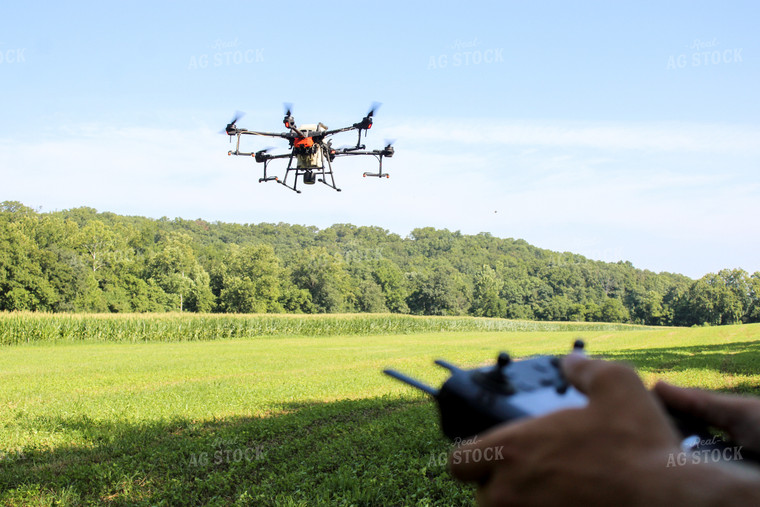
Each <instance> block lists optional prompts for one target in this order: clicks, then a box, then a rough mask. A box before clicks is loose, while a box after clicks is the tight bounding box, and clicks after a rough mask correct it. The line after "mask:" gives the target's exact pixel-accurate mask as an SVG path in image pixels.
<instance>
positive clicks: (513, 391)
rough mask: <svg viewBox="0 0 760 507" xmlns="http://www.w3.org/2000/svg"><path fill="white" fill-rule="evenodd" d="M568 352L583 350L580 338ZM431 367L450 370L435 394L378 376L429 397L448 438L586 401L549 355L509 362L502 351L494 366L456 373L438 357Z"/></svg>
mask: <svg viewBox="0 0 760 507" xmlns="http://www.w3.org/2000/svg"><path fill="white" fill-rule="evenodd" d="M573 351H574V352H576V353H577V352H582V351H583V342H582V341H581V340H576V342H575V344H574V345H573ZM435 364H437V365H439V366H443V367H444V368H446V369H448V370H449V371H450V372H451V377H449V379H448V380H447V381H446V382H444V384H443V385H442V386H441V388H440V389H439V390H436V389H433V388H432V387H430V386H427V385H425V384H423V383H421V382H419V381H417V380H415V379H413V378H411V377H408V376H406V375H403V374H401V373H399V372H397V371H395V370H384V373H385V374H387V375H390V376H391V377H393V378H396V379H398V380H400V381H402V382H405V383H407V384H409V385H411V386H414V387H416V388H417V389H420V390H422V391H424V392H426V393H428V394H430V395H431V396H432V397H433V398H435V400H436V401H437V402H438V409H439V410H440V413H441V429H442V430H443V433H444V435H446V436H447V437H449V438H450V439H451V440H457V439H460V440H461V439H464V438H466V437H471V436H473V435H477V434H478V433H481V432H483V431H485V430H487V429H489V428H492V427H493V426H496V425H498V424H501V423H504V422H508V421H512V420H515V419H519V418H522V417H537V416H541V415H545V414H548V413H550V412H554V411H557V410H560V409H563V408H573V407H583V406H585V405H586V403H587V400H586V396H585V395H584V394H582V393H581V392H579V391H577V390H576V389H575V388H574V387H572V386H570V385H568V383H567V381H566V380H565V378H564V377H563V375H562V372H561V371H560V368H559V358H558V357H555V356H535V357H531V358H528V359H523V360H520V361H512V360H511V358H510V357H509V354H507V353H505V352H502V353H501V354H499V357H498V359H497V361H496V364H495V365H494V366H486V367H483V368H476V369H473V370H462V369H460V368H457V367H456V366H454V365H452V364H450V363H447V362H446V361H442V360H440V359H439V360H437V361H436V362H435Z"/></svg>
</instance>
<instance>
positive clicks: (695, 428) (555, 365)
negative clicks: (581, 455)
mask: <svg viewBox="0 0 760 507" xmlns="http://www.w3.org/2000/svg"><path fill="white" fill-rule="evenodd" d="M583 349H584V344H583V341H581V340H576V341H575V343H574V344H573V352H574V353H583ZM435 364H437V365H439V366H443V367H444V368H446V369H448V370H449V371H450V372H451V377H449V379H448V380H446V382H444V383H443V385H442V386H441V388H440V389H438V390H436V389H434V388H432V387H430V386H428V385H425V384H423V383H422V382H420V381H418V380H415V379H413V378H411V377H408V376H406V375H404V374H402V373H399V372H397V371H395V370H383V372H384V373H385V374H387V375H390V376H391V377H393V378H395V379H398V380H400V381H402V382H405V383H407V384H409V385H411V386H413V387H416V388H417V389H420V390H421V391H424V392H426V393H428V394H429V395H431V396H432V397H433V398H434V399H435V400H436V401H437V402H438V409H439V411H440V414H441V429H442V430H443V434H444V435H446V436H447V437H448V438H450V439H451V440H453V441H457V442H458V441H462V440H464V439H466V438H467V437H472V436H476V435H478V434H480V433H482V432H484V431H486V430H488V429H490V428H492V427H494V426H497V425H499V424H503V423H505V422H509V421H513V420H515V419H520V418H523V417H538V416H542V415H546V414H549V413H551V412H555V411H557V410H562V409H565V408H580V407H584V406H586V404H587V403H588V400H587V398H586V396H585V395H584V394H583V393H581V392H580V391H578V390H576V389H575V388H574V387H573V386H571V385H569V384H568V383H567V381H566V380H565V378H564V376H563V375H562V371H561V369H560V362H559V358H558V357H556V356H534V357H530V358H527V359H522V360H520V361H512V360H511V358H510V357H509V355H508V354H507V353H505V352H502V353H501V354H499V357H498V359H497V361H496V364H495V365H493V366H485V367H482V368H475V369H472V370H463V369H460V368H457V367H456V366H454V365H452V364H450V363H447V362H446V361H442V360H440V359H439V360H437V361H435ZM669 414H670V417H671V419H672V421H673V423H674V424H675V426H676V427H677V429H678V430H679V431H680V432H681V434H682V436H683V439H684V440H683V442H682V448H683V450H684V452H685V453H689V454H688V458H687V457H686V456H687V455H684V456H683V457H677V458H678V459H679V460H681V458H683V459H682V461H684V462H686V461H687V460H688V461H692V462H693V461H694V460H695V459H697V458H699V459H702V460H703V461H704V462H707V461H713V462H715V461H738V460H746V461H751V462H754V463H756V464H757V463H760V455H758V453H755V452H752V451H750V450H747V449H743V448H742V447H741V446H738V445H736V444H734V443H732V442H727V441H724V440H722V439H719V438H718V437H715V436H714V435H713V433H712V432H711V431H710V430H709V428H708V427H707V426H706V425H705V424H704V423H703V422H701V421H695V420H692V419H690V418H689V417H687V416H685V415H684V414H679V413H676V412H675V411H672V410H671V411H669ZM737 453H738V455H739V456H740V457H739V458H738V459H737V458H736V456H737ZM674 459H675V458H674Z"/></svg>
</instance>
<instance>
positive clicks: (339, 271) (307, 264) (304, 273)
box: [292, 247, 356, 313]
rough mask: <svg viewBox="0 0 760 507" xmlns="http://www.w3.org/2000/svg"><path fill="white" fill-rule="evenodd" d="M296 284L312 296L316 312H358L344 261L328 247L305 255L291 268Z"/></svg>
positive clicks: (315, 249)
mask: <svg viewBox="0 0 760 507" xmlns="http://www.w3.org/2000/svg"><path fill="white" fill-rule="evenodd" d="M292 278H293V283H294V284H295V286H296V287H297V288H299V289H305V290H307V291H308V292H309V293H310V294H311V300H312V303H313V304H314V308H315V310H316V311H317V312H320V313H321V312H328V313H334V312H351V311H355V309H356V307H355V304H354V302H355V300H356V287H355V286H354V285H353V283H352V280H351V277H350V276H349V274H348V272H347V270H346V265H345V262H344V261H343V259H342V257H341V256H340V255H338V254H335V253H330V252H328V250H327V249H326V248H325V247H311V248H307V249H305V250H304V251H303V253H302V254H301V255H299V256H298V257H297V258H296V259H295V261H294V262H293V267H292Z"/></svg>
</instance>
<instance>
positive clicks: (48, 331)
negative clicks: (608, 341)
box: [0, 312, 644, 345]
mask: <svg viewBox="0 0 760 507" xmlns="http://www.w3.org/2000/svg"><path fill="white" fill-rule="evenodd" d="M621 329H644V328H641V327H638V326H629V325H625V324H604V323H583V322H534V321H519V320H505V319H487V318H473V317H421V316H412V315H398V314H340V315H335V314H333V315H283V314H265V315H229V314H182V313H167V314H49V313H32V312H10V313H0V345H18V344H24V343H55V342H115V343H120V342H122V343H137V342H180V341H203V340H220V339H225V338H261V337H276V336H315V337H318V336H341V335H345V336H351V335H353V336H356V335H385V334H412V333H430V332H449V331H454V332H483V331H495V332H503V331H539V332H540V331H546V332H550V331H606V330H609V331H616V330H621Z"/></svg>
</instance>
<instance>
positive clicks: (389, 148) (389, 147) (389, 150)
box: [382, 139, 396, 158]
mask: <svg viewBox="0 0 760 507" xmlns="http://www.w3.org/2000/svg"><path fill="white" fill-rule="evenodd" d="M395 142H396V140H395V139H386V140H385V148H383V150H382V156H384V157H388V158H391V157H392V156H393V153H394V152H395V150H394V149H393V143H395Z"/></svg>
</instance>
